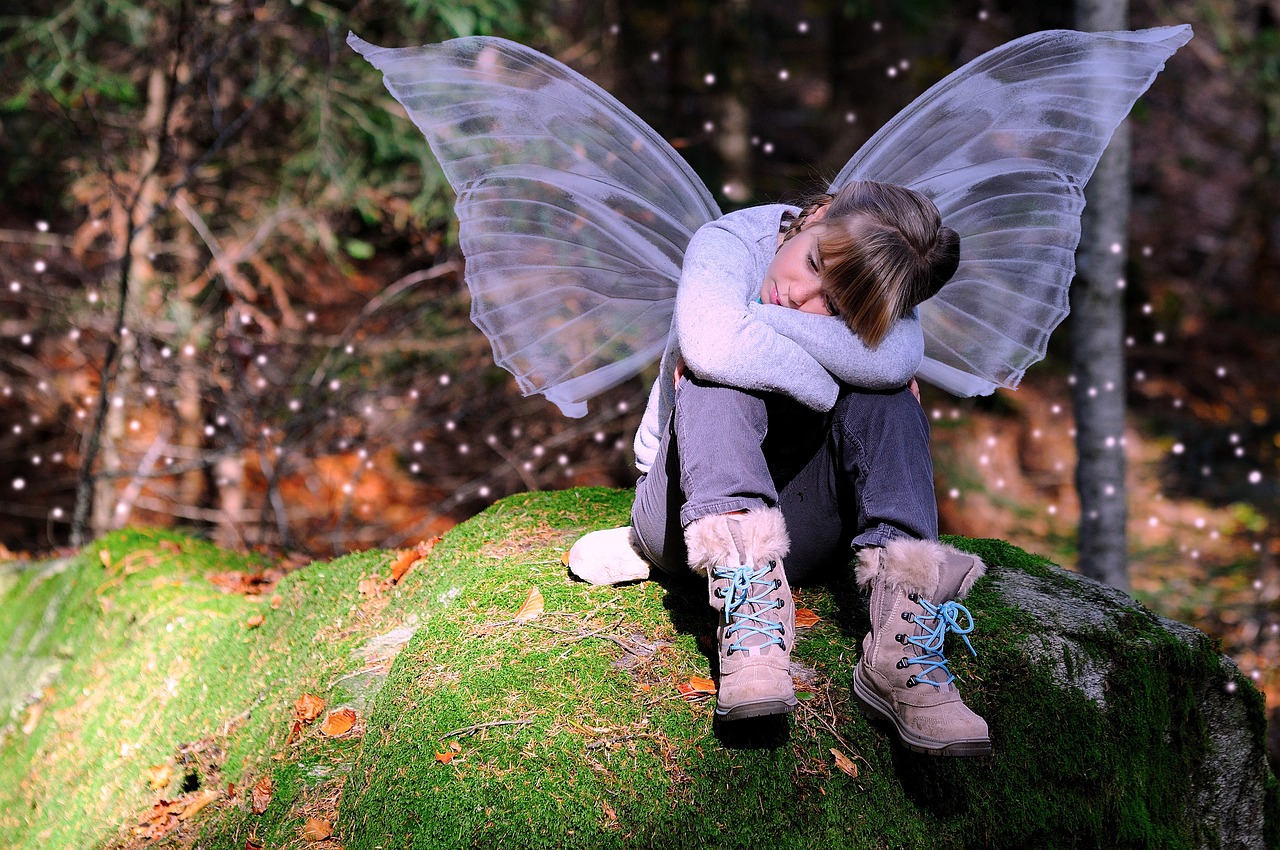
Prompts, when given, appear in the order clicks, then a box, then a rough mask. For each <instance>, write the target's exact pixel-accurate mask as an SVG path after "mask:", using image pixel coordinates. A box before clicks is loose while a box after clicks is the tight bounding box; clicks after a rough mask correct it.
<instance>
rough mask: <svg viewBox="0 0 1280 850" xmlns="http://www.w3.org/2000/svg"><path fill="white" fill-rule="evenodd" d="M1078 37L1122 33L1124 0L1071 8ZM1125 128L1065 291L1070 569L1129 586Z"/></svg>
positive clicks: (1090, 189) (1105, 161)
mask: <svg viewBox="0 0 1280 850" xmlns="http://www.w3.org/2000/svg"><path fill="white" fill-rule="evenodd" d="M1075 8H1076V25H1077V26H1078V27H1079V28H1080V29H1082V30H1086V31H1094V32H1099V31H1107V30H1120V29H1125V28H1126V27H1127V25H1128V9H1127V3H1126V0H1076V7H1075ZM1129 154H1130V144H1129V128H1128V124H1127V123H1123V124H1121V125H1120V127H1119V128H1118V129H1117V130H1116V133H1115V135H1114V136H1112V138H1111V144H1110V145H1109V146H1108V148H1107V151H1106V153H1105V154H1103V157H1102V160H1101V162H1099V164H1098V169H1097V171H1095V172H1094V174H1093V178H1092V179H1091V180H1090V181H1089V185H1088V186H1087V187H1086V188H1085V202H1086V206H1085V210H1084V216H1083V219H1082V222H1081V237H1080V248H1079V250H1078V251H1077V253H1076V280H1075V283H1074V285H1073V286H1072V287H1071V364H1072V370H1071V371H1072V375H1073V376H1074V379H1075V380H1074V384H1073V386H1072V397H1073V402H1074V405H1075V419H1076V452H1077V461H1076V491H1077V492H1078V494H1079V497H1080V530H1079V561H1078V565H1079V568H1080V571H1081V572H1082V573H1084V574H1085V575H1087V576H1090V577H1092V578H1096V579H1098V580H1100V581H1104V582H1106V583H1107V584H1110V585H1112V586H1113V587H1118V588H1121V589H1123V590H1127V589H1128V587H1129V567H1128V538H1127V534H1126V523H1127V520H1128V507H1127V504H1126V494H1125V450H1124V442H1125V441H1124V432H1125V372H1124V264H1125V251H1126V246H1127V243H1128V235H1129V234H1128V222H1129V204H1130V199H1131V190H1130V177H1129Z"/></svg>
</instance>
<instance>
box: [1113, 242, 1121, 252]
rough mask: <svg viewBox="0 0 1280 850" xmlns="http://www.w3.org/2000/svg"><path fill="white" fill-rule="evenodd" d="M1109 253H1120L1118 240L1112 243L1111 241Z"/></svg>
mask: <svg viewBox="0 0 1280 850" xmlns="http://www.w3.org/2000/svg"><path fill="white" fill-rule="evenodd" d="M1111 253H1113V254H1119V253H1120V243H1119V242H1112V243H1111Z"/></svg>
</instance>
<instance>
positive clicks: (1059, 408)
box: [1049, 404, 1062, 416]
mask: <svg viewBox="0 0 1280 850" xmlns="http://www.w3.org/2000/svg"><path fill="white" fill-rule="evenodd" d="M1049 410H1050V412H1052V413H1053V415H1054V416H1057V415H1058V414H1059V413H1061V412H1062V405H1060V404H1055V405H1054V406H1053V407H1051V408H1049Z"/></svg>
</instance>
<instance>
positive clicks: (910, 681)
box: [907, 676, 918, 688]
mask: <svg viewBox="0 0 1280 850" xmlns="http://www.w3.org/2000/svg"><path fill="white" fill-rule="evenodd" d="M917 684H918V681H917V679H916V677H915V676H908V677H907V687H908V688H914V687H915V686H916V685H917Z"/></svg>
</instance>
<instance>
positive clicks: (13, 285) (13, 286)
mask: <svg viewBox="0 0 1280 850" xmlns="http://www.w3.org/2000/svg"><path fill="white" fill-rule="evenodd" d="M21 290H22V284H20V283H18V282H17V281H16V280H11V281H9V291H10V292H19V291H21Z"/></svg>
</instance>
